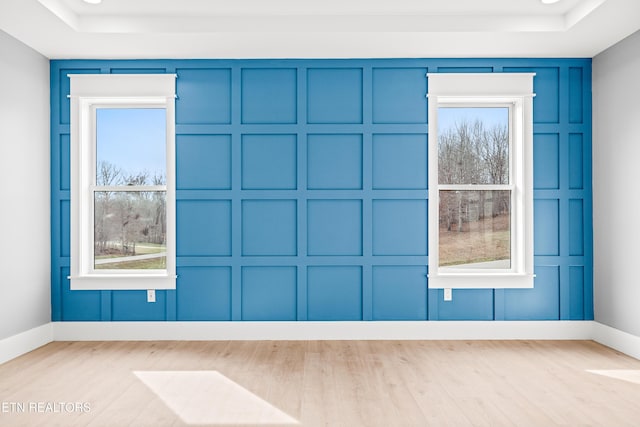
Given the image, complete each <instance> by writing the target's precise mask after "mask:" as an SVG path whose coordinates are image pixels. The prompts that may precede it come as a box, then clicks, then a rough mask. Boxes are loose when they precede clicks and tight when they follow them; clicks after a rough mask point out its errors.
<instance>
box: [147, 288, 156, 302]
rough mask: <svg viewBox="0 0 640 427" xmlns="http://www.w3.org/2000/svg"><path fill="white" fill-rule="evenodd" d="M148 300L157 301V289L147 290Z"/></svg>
mask: <svg viewBox="0 0 640 427" xmlns="http://www.w3.org/2000/svg"><path fill="white" fill-rule="evenodd" d="M147 302H156V290H155V289H148V290H147Z"/></svg>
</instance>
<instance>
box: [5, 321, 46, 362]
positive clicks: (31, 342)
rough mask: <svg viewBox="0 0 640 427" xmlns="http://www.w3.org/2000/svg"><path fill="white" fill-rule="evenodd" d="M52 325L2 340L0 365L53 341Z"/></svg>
mask: <svg viewBox="0 0 640 427" xmlns="http://www.w3.org/2000/svg"><path fill="white" fill-rule="evenodd" d="M52 325H53V324H52V323H46V324H44V325H42V326H38V327H35V328H33V329H29V330H28V331H25V332H22V333H19V334H17V335H13V336H10V337H9V338H5V339H3V340H0V364H2V363H5V362H8V361H9V360H11V359H14V358H16V357H18V356H22V355H23V354H25V353H28V352H30V351H32V350H35V349H36V348H38V347H42V346H43V345H45V344H49V343H50V342H51V341H53V326H52Z"/></svg>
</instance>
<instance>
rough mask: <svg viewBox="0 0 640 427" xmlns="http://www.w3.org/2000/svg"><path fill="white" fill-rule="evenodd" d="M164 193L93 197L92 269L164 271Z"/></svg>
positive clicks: (108, 194)
mask: <svg viewBox="0 0 640 427" xmlns="http://www.w3.org/2000/svg"><path fill="white" fill-rule="evenodd" d="M165 203H166V193H165V192H164V191H154V192H135V191H126V192H125V191H122V192H120V191H118V192H108V191H97V192H95V193H94V215H95V222H94V268H96V269H143V270H147V269H165V268H166V258H167V257H166V241H165V239H166V231H167V218H166V208H165V206H166V205H165Z"/></svg>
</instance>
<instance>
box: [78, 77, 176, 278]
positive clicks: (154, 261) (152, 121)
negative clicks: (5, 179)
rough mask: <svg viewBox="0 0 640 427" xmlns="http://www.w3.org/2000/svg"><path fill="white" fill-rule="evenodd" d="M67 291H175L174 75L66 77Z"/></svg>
mask: <svg viewBox="0 0 640 427" xmlns="http://www.w3.org/2000/svg"><path fill="white" fill-rule="evenodd" d="M69 77H70V78H71V96H70V98H71V276H70V279H71V289H73V290H75V289H175V279H176V275H175V184H174V183H175V166H174V165H175V155H174V153H175V148H174V145H175V144H174V141H175V124H174V123H175V119H174V117H175V75H106V74H104V75H87V74H82V75H70V76H69Z"/></svg>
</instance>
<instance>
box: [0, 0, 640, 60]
mask: <svg viewBox="0 0 640 427" xmlns="http://www.w3.org/2000/svg"><path fill="white" fill-rule="evenodd" d="M638 29H640V0H560V1H559V2H558V3H556V4H553V5H544V4H542V3H541V2H540V0H103V2H102V4H100V5H89V4H86V3H84V2H83V1H82V0H0V30H3V31H5V32H7V33H9V34H11V35H12V36H14V37H15V38H17V39H19V40H21V41H22V42H24V43H25V44H27V45H29V46H31V47H32V48H34V49H35V50H37V51H39V52H40V53H42V54H43V55H45V56H47V57H48V58H52V59H59V58H365V57H376V58H382V57H405V58H409V57H425V58H426V57H593V56H595V55H596V54H598V53H599V52H601V51H603V50H604V49H606V48H607V47H609V46H611V45H613V44H615V43H616V42H618V41H620V40H622V39H623V38H625V37H626V36H628V35H630V34H632V33H634V32H635V31H637V30H638Z"/></svg>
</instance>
